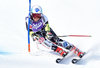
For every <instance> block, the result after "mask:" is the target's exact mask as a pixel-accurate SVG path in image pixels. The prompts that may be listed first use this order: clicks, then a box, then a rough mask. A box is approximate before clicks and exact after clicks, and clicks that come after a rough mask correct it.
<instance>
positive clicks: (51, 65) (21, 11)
mask: <svg viewBox="0 0 100 68" xmlns="http://www.w3.org/2000/svg"><path fill="white" fill-rule="evenodd" d="M36 4H39V5H40V6H42V8H43V13H44V14H45V15H46V16H47V17H48V19H49V23H50V26H51V28H52V29H53V30H54V31H55V32H56V33H57V35H66V34H67V35H70V34H78V35H79V34H82V35H92V37H66V38H62V39H64V40H67V41H69V42H70V43H73V44H74V45H75V46H77V47H78V48H79V49H81V50H82V51H85V52H87V55H86V57H84V58H83V60H82V61H81V62H80V63H79V64H75V65H74V64H72V63H71V62H70V61H71V59H70V57H68V58H66V60H64V61H63V62H62V63H61V64H57V63H55V60H56V59H57V57H60V56H58V54H56V53H53V52H52V51H49V50H47V49H45V48H44V47H42V46H41V45H38V46H39V49H37V48H38V47H37V45H36V44H35V43H34V42H33V41H32V40H31V53H30V54H29V53H28V48H27V47H28V44H27V43H28V42H27V31H26V28H25V17H26V16H27V15H28V0H1V1H0V68H68V67H70V68H97V67H99V66H100V31H99V29H100V1H99V0H32V5H36ZM71 57H72V56H71Z"/></svg>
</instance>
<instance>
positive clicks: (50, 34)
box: [44, 16, 52, 38]
mask: <svg viewBox="0 0 100 68" xmlns="http://www.w3.org/2000/svg"><path fill="white" fill-rule="evenodd" d="M44 19H45V31H46V37H47V38H51V37H52V33H51V32H50V29H51V28H50V26H49V23H48V19H47V17H46V16H44Z"/></svg>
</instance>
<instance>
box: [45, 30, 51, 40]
mask: <svg viewBox="0 0 100 68" xmlns="http://www.w3.org/2000/svg"><path fill="white" fill-rule="evenodd" d="M46 36H47V38H48V39H51V38H52V37H53V35H52V33H51V32H49V31H48V32H47V33H46Z"/></svg>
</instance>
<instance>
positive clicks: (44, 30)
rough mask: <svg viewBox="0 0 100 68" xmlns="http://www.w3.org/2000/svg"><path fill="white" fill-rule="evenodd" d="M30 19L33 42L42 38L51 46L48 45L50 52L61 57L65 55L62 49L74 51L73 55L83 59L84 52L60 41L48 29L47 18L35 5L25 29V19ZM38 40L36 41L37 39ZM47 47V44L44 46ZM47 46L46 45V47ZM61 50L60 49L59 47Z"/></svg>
mask: <svg viewBox="0 0 100 68" xmlns="http://www.w3.org/2000/svg"><path fill="white" fill-rule="evenodd" d="M29 17H30V36H31V37H32V39H33V40H34V41H35V40H36V39H37V38H41V37H42V38H44V40H49V41H50V42H51V43H52V45H50V47H51V50H53V51H54V52H58V53H59V54H60V55H61V56H62V57H65V56H66V55H67V52H66V51H65V50H63V49H62V48H64V49H67V50H69V51H72V50H74V53H75V54H76V55H77V56H79V57H80V58H82V57H83V55H84V52H82V51H80V50H79V49H78V48H76V47H75V46H74V45H73V44H70V43H69V42H67V41H65V40H62V39H60V38H59V37H58V36H57V35H56V34H55V32H54V31H53V30H52V29H51V28H50V27H49V23H48V19H47V17H46V16H45V15H44V14H43V13H42V8H41V7H40V6H38V5H35V6H33V7H32V8H31V15H30V16H28V17H26V28H27V29H28V26H27V19H28V18H29ZM37 40H38V39H37ZM45 45H47V44H45ZM47 46H48V45H47ZM59 46H60V47H62V48H60V47H59Z"/></svg>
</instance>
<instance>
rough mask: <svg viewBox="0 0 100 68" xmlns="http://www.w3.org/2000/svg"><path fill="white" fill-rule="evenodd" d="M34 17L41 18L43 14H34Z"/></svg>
mask: <svg viewBox="0 0 100 68" xmlns="http://www.w3.org/2000/svg"><path fill="white" fill-rule="evenodd" d="M32 17H34V18H41V14H35V13H32Z"/></svg>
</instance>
